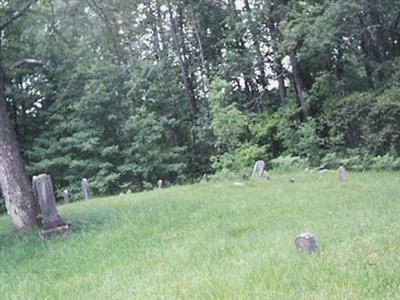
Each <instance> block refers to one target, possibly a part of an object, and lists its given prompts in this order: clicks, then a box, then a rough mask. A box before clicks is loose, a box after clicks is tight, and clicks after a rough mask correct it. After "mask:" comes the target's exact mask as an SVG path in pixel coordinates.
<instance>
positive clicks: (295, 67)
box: [289, 49, 309, 119]
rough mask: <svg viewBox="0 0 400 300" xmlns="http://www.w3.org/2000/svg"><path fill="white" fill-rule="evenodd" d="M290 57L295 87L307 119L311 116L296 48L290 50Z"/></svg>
mask: <svg viewBox="0 0 400 300" xmlns="http://www.w3.org/2000/svg"><path fill="white" fill-rule="evenodd" d="M289 59H290V64H291V65H292V73H293V83H294V89H295V91H296V95H297V98H298V99H299V102H300V107H301V113H302V115H303V118H304V119H306V118H307V117H308V116H309V109H308V103H307V100H306V97H305V94H304V83H303V79H302V78H301V74H300V67H299V62H298V61H297V57H296V52H295V50H294V49H291V50H289Z"/></svg>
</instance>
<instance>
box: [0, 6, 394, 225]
mask: <svg viewBox="0 0 400 300" xmlns="http://www.w3.org/2000/svg"><path fill="white" fill-rule="evenodd" d="M0 8H1V13H0V17H1V22H0V24H3V25H1V26H2V27H0V29H1V32H2V35H1V52H0V54H1V59H0V70H1V72H0V75H1V76H0V122H1V128H0V158H1V161H0V176H1V180H0V182H1V188H2V190H3V194H4V197H5V199H6V201H9V203H11V201H16V202H17V203H21V204H20V205H22V206H21V209H22V210H23V211H29V209H28V210H26V209H24V208H23V206H24V205H25V206H26V205H28V206H29V207H30V206H32V205H31V204H30V203H31V198H30V197H31V190H30V185H29V179H28V177H27V175H26V174H25V171H24V164H23V163H22V160H21V159H20V157H19V151H18V146H17V140H18V143H19V145H20V149H21V153H22V156H23V158H24V159H25V162H26V163H27V166H28V173H29V174H30V175H32V174H37V173H49V174H51V175H52V178H53V180H54V183H55V186H56V190H58V191H62V190H63V189H65V188H68V189H69V190H70V191H71V192H72V193H73V194H75V195H78V194H79V192H78V189H79V184H78V183H79V182H80V179H81V178H83V177H86V178H90V180H91V182H92V183H93V188H94V190H95V191H96V192H97V193H98V194H104V195H106V194H113V193H118V192H121V191H128V190H132V191H136V190H141V189H146V188H150V187H152V185H153V184H154V183H155V182H156V181H157V179H158V178H163V179H165V180H167V181H170V182H179V181H187V180H191V179H196V178H199V177H201V176H203V174H210V173H215V172H225V171H234V172H237V171H240V170H241V169H243V168H245V167H246V166H248V165H251V164H252V162H253V161H254V160H256V159H258V158H264V159H272V158H275V157H278V156H289V155H291V156H299V157H302V158H304V159H307V160H308V162H309V163H310V164H311V165H312V164H314V165H316V164H320V163H322V162H327V161H332V160H339V159H352V158H354V157H357V159H358V160H359V161H365V162H366V161H368V159H373V158H374V157H376V156H378V155H380V156H383V155H391V156H392V157H396V158H397V157H398V153H400V152H399V151H400V133H399V132H400V130H399V129H400V100H399V91H400V87H399V80H398V74H399V73H398V65H399V54H400V24H399V23H400V1H397V0H395V1H393V0H382V1H376V0H356V1H349V0H335V1H308V0H306V1H294V0H293V1H292V0H274V1H264V0H243V1H239V0H236V1H235V0H221V1H214V0H200V1H199V0H196V1H195V0H135V1H125V0H105V1H99V0H83V1H77V0H76V1H63V0H53V1H37V2H36V1H32V2H27V1H0ZM18 12H21V14H20V15H19V14H18ZM26 58H29V60H24V59H26ZM21 59H22V60H21ZM19 61H20V62H21V64H20V65H18V67H14V68H13V70H12V71H8V70H7V67H6V66H12V65H13V63H16V62H17V63H18V62H19ZM38 61H39V62H40V65H39V64H37V63H35V62H38ZM32 67H34V68H32ZM16 137H17V138H16ZM10 149H13V150H11V153H13V155H11V156H10V155H9V153H10ZM10 170H13V172H11V171H10ZM58 196H60V195H58ZM7 199H8V200H7ZM14 199H15V200H14ZM18 205H19V204H18ZM32 207H33V206H32ZM11 213H12V210H11ZM28 215H30V216H31V217H28V219H29V218H30V219H31V220H33V218H32V215H34V207H33V208H32V209H31V212H29V213H28ZM12 218H13V220H16V219H15V217H13V216H12ZM14 223H15V224H16V225H17V226H18V227H30V225H29V222H28V223H26V225H21V226H20V225H18V224H19V223H17V222H16V221H14ZM31 223H32V224H33V221H32V222H31Z"/></svg>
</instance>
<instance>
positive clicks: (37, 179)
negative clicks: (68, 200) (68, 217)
mask: <svg viewBox="0 0 400 300" xmlns="http://www.w3.org/2000/svg"><path fill="white" fill-rule="evenodd" d="M33 190H34V194H35V196H36V197H37V199H38V200H39V206H40V210H41V212H42V234H43V235H44V236H45V237H46V238H48V237H51V236H54V235H56V234H59V233H63V232H65V231H67V230H68V229H69V225H68V224H65V223H64V222H63V221H62V220H61V218H60V216H59V215H58V211H57V206H56V198H55V196H54V191H53V184H52V183H51V177H50V176H49V175H46V174H41V175H39V176H34V177H33Z"/></svg>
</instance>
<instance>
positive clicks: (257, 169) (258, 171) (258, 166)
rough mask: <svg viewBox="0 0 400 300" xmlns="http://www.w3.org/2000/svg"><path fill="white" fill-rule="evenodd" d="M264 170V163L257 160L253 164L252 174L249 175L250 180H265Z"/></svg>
mask: <svg viewBox="0 0 400 300" xmlns="http://www.w3.org/2000/svg"><path fill="white" fill-rule="evenodd" d="M264 170H265V161H263V160H258V161H256V163H255V164H254V168H253V173H252V175H251V177H252V178H262V179H263V178H265V177H264Z"/></svg>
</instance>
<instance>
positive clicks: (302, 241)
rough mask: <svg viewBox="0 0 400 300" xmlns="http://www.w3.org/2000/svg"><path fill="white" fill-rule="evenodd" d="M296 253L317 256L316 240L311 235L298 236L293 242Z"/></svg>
mask: <svg viewBox="0 0 400 300" xmlns="http://www.w3.org/2000/svg"><path fill="white" fill-rule="evenodd" d="M294 243H295V245H296V248H297V251H298V252H300V253H309V254H317V253H318V252H319V249H318V246H317V240H316V239H315V236H314V235H313V234H312V233H309V232H305V233H301V234H299V235H298V236H297V237H296V239H295V240H294Z"/></svg>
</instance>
